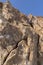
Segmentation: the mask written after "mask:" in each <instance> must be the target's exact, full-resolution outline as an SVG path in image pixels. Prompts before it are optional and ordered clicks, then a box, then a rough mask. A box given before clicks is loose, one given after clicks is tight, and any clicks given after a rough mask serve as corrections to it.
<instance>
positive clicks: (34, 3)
mask: <svg viewBox="0 0 43 65" xmlns="http://www.w3.org/2000/svg"><path fill="white" fill-rule="evenodd" d="M0 1H3V2H4V1H6V0H0ZM9 1H10V2H11V4H12V5H13V6H14V7H15V8H17V9H18V10H19V11H21V12H22V13H24V14H26V15H29V14H32V15H35V16H43V0H9Z"/></svg>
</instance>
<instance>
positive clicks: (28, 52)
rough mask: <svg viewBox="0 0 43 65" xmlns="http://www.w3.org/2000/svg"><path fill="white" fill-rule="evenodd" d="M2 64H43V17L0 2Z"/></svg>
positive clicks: (0, 63) (0, 50) (0, 60)
mask: <svg viewBox="0 0 43 65" xmlns="http://www.w3.org/2000/svg"><path fill="white" fill-rule="evenodd" d="M0 65H43V17H41V16H33V15H32V14H30V15H29V16H26V15H25V14H22V13H21V12H20V11H19V10H17V9H16V8H14V7H13V6H12V5H11V3H10V2H9V1H8V2H5V3H2V2H0Z"/></svg>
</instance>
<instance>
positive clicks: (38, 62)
mask: <svg viewBox="0 0 43 65" xmlns="http://www.w3.org/2000/svg"><path fill="white" fill-rule="evenodd" d="M39 39H40V36H39V35H38V43H37V65H41V64H40V61H39Z"/></svg>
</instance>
